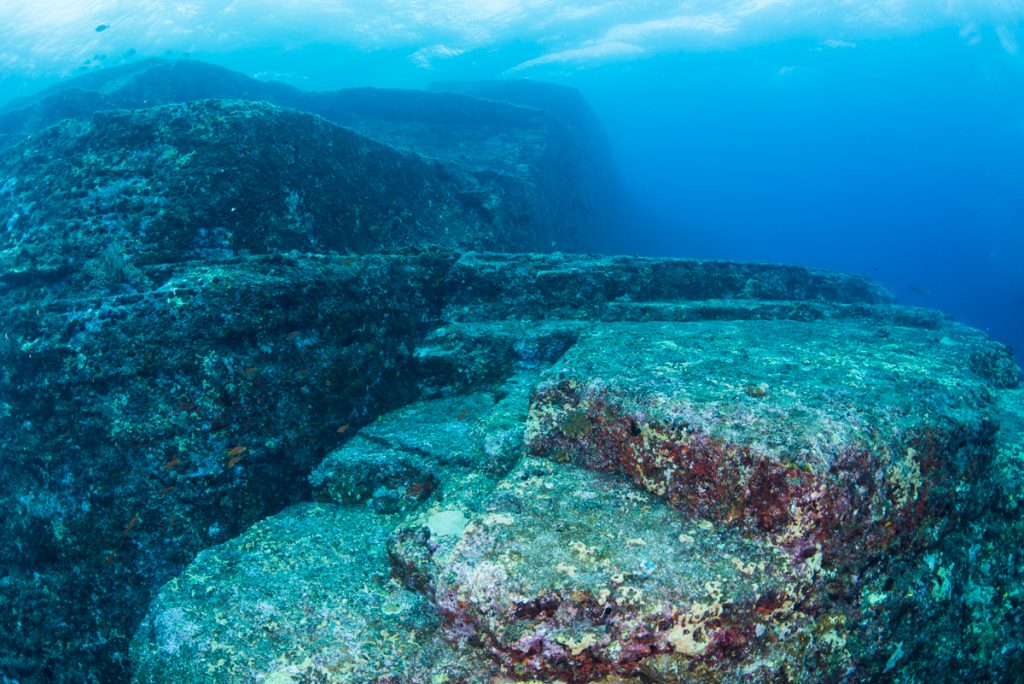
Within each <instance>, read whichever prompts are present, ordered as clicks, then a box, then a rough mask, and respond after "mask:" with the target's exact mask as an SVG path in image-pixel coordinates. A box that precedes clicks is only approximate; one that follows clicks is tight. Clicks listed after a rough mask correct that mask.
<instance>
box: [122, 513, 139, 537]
mask: <svg viewBox="0 0 1024 684" xmlns="http://www.w3.org/2000/svg"><path fill="white" fill-rule="evenodd" d="M138 524H139V514H138V513H136V514H135V515H133V516H132V519H131V520H129V521H128V526H127V527H126V528H124V532H122V533H121V536H122V537H125V538H127V537H128V533H129V532H131V531H132V530H134V529H135V526H136V525H138Z"/></svg>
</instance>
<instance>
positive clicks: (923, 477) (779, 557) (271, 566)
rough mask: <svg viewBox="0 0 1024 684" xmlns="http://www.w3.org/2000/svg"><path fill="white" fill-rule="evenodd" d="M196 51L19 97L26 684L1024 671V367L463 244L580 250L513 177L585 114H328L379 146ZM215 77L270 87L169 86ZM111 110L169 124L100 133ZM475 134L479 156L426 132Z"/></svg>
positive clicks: (15, 354)
mask: <svg viewBox="0 0 1024 684" xmlns="http://www.w3.org/2000/svg"><path fill="white" fill-rule="evenodd" d="M204 69H209V68H208V67H204V66H202V65H196V64H195V63H165V62H155V63H145V64H141V65H136V66H133V67H131V68H125V69H122V70H119V71H112V72H109V73H107V74H105V75H104V74H100V75H94V76H90V77H88V78H86V79H84V80H81V81H79V82H78V85H77V86H76V87H73V88H69V87H64V88H59V89H56V90H53V91H51V92H50V93H49V94H48V95H46V96H44V97H43V98H41V99H39V100H37V101H35V102H29V103H21V104H20V105H18V106H17V107H13V108H9V110H8V113H7V114H6V115H5V116H6V117H7V118H6V119H3V121H6V122H7V123H6V124H5V125H6V126H8V130H16V131H18V132H16V133H12V136H13V138H16V139H15V140H14V142H13V143H12V144H11V146H9V147H7V148H6V150H5V151H3V152H2V153H0V169H3V170H4V171H3V175H0V180H2V183H3V186H2V187H3V189H2V191H0V226H2V227H3V230H2V231H0V237H2V241H0V283H2V285H0V305H2V307H3V310H4V312H5V316H4V317H3V318H2V319H0V326H2V331H0V332H2V336H0V451H2V452H3V454H4V466H3V474H4V477H3V480H2V482H3V484H2V486H0V506H2V507H3V510H4V511H5V515H4V516H3V517H2V518H0V529H2V534H3V538H4V539H5V540H6V541H7V543H6V544H4V545H3V546H2V547H0V558H2V561H3V563H2V567H3V568H4V571H3V572H4V574H3V577H2V578H0V582H2V583H3V587H4V592H2V593H0V604H2V605H0V615H3V618H0V673H2V674H3V675H4V676H7V677H11V678H16V679H18V680H20V681H25V682H44V681H46V682H48V681H82V680H88V679H90V678H92V679H95V680H98V681H114V682H116V681H127V680H128V679H130V678H131V677H132V676H133V675H134V677H135V678H136V679H137V680H138V681H142V682H190V681H195V682H210V681H221V682H237V681H273V682H289V681H346V682H380V681H394V682H414V683H419V682H423V683H424V684H426V683H427V682H430V683H434V682H466V683H470V682H473V683H475V682H484V681H516V680H519V681H529V680H533V681H550V682H555V681H565V682H591V681H601V682H608V683H611V682H632V683H636V684H649V683H652V682H657V683H666V682H681V681H703V682H736V681H761V682H778V681H810V682H831V681H837V680H840V679H843V678H846V679H848V680H850V681H863V682H868V681H880V680H886V679H904V680H908V681H909V680H915V681H942V680H944V679H946V680H948V679H951V678H955V679H957V680H963V679H981V680H986V679H987V680H993V681H997V680H1006V679H1008V678H1012V677H1013V676H1015V673H1016V672H1018V671H1019V670H1020V668H1021V666H1022V662H1021V657H1022V655H1021V654H1022V652H1021V638H1022V635H1021V632H1020V626H1019V624H1018V623H1017V621H1016V619H1015V616H1016V615H1017V614H1019V611H1020V610H1021V609H1022V608H1024V606H1022V605H1021V602H1022V599H1021V597H1020V596H1019V595H1018V594H1019V579H1020V578H1019V571H1018V569H1017V568H1018V567H1019V565H1020V562H1019V561H1020V559H1019V558H1017V555H1018V549H1019V548H1021V546H1022V545H1021V541H1022V539H1024V523H1022V522H1021V520H1022V518H1021V516H1020V502H1021V501H1024V475H1022V474H1024V465H1022V464H1024V461H1022V460H1021V459H1022V452H1024V429H1022V426H1024V409H1022V406H1024V401H1022V400H1021V396H1020V395H1021V392H1022V390H1021V389H1020V388H1019V387H1018V385H1019V379H1020V371H1019V369H1018V368H1017V367H1016V366H1015V365H1014V363H1013V360H1012V356H1011V355H1010V354H1009V352H1008V350H1007V349H1006V348H1004V347H1002V346H1001V345H999V344H997V343H994V342H992V341H990V340H988V339H987V338H986V337H985V336H984V335H982V334H981V333H979V332H977V331H973V330H971V329H969V328H966V327H964V326H961V325H959V324H956V323H954V322H952V321H950V320H948V319H947V318H945V317H943V316H942V315H941V314H938V313H936V312H931V311H925V310H920V309H914V308H907V307H901V306H898V305H896V304H895V303H894V302H893V301H892V297H891V296H890V295H889V294H888V293H887V292H886V291H885V290H884V289H883V288H881V287H879V286H878V285H877V284H875V283H872V282H871V281H868V280H865V279H863V278H858V277H854V276H847V275H843V274H836V273H829V272H823V271H815V270H811V269H804V268H799V267H789V266H766V265H756V264H736V263H728V262H701V261H686V260H659V259H639V258H625V257H603V256H578V255H566V254H509V253H498V252H479V251H468V250H467V246H471V245H485V246H489V247H492V248H496V247H502V248H508V249H512V248H516V247H517V246H519V247H523V248H525V247H527V246H530V245H533V244H535V243H534V242H531V240H535V239H536V240H541V237H540V236H542V237H543V239H547V240H550V239H555V240H556V241H557V240H559V239H561V238H559V237H558V235H560V233H558V230H560V228H551V230H552V231H554V232H550V233H549V232H546V231H547V230H548V228H544V227H543V225H549V227H550V225H553V224H543V225H542V224H540V223H534V224H530V225H532V226H533V227H532V228H530V230H536V231H538V232H536V233H530V232H517V231H521V229H522V226H521V225H520V224H519V223H517V221H516V220H514V212H511V213H508V214H503V213H502V212H504V211H505V209H506V208H508V207H509V206H510V203H513V200H514V198H515V197H521V198H522V199H521V201H522V202H523V203H524V204H522V205H521V206H526V205H531V204H530V203H531V202H534V204H532V205H531V206H540V205H538V204H536V202H535V200H536V198H535V197H534V196H533V195H531V194H530V193H531V192H532V191H531V190H530V188H531V187H532V186H531V185H530V184H531V183H547V182H549V181H544V180H542V179H541V177H540V176H530V174H529V173H527V174H526V175H525V176H517V175H516V172H514V171H511V170H509V169H508V168H504V167H502V168H499V167H497V166H491V167H488V166H487V165H488V164H489V163H490V162H487V161H486V160H487V159H488V158H490V157H491V156H501V155H496V150H498V149H499V148H500V147H501V146H502V145H505V144H506V143H507V142H508V141H510V140H520V141H522V140H525V139H526V138H523V137H520V136H521V135H526V134H525V133H522V130H530V131H534V132H535V133H537V134H538V135H540V133H539V132H542V131H543V130H549V133H548V134H544V135H549V134H550V131H552V130H556V129H557V126H558V125H561V124H559V123H558V120H557V119H555V118H553V117H551V116H550V115H548V114H546V113H544V112H541V111H539V110H537V109H528V108H523V107H517V106H510V105H504V104H501V103H498V102H490V101H488V102H483V101H478V100H474V99H473V98H469V97H466V96H462V95H443V96H442V95H431V94H428V93H416V94H412V95H403V94H393V95H388V94H387V93H383V94H382V93H380V92H379V91H373V92H366V93H363V92H356V93H351V92H349V93H346V94H344V97H343V96H342V95H336V96H323V97H325V98H327V100H329V101H330V102H331V103H332V104H331V105H330V106H331V107H336V110H335V112H334V114H332V115H330V116H329V117H328V118H331V117H333V118H334V119H335V120H338V119H340V118H342V117H343V116H347V117H350V119H349V122H350V123H352V122H355V123H353V126H354V127H356V128H359V127H361V129H360V130H359V132H353V131H352V130H349V129H347V128H343V127H339V126H338V125H336V124H335V123H331V122H330V121H328V120H327V118H324V117H322V116H317V115H313V114H310V113H308V112H305V113H304V112H299V111H295V110H294V109H286V108H283V107H282V106H280V105H281V104H284V100H286V99H287V98H293V100H292V101H291V106H292V107H295V106H298V105H297V104H296V103H301V102H305V103H307V104H308V103H309V102H311V101H312V100H313V99H315V97H314V96H312V95H310V96H306V95H303V94H301V93H298V91H292V90H290V89H286V88H283V87H278V86H268V85H264V84H257V83H255V82H252V81H248V80H246V79H243V78H241V77H238V76H237V75H232V74H230V72H225V71H222V70H212V71H204ZM195 73H206V74H207V75H208V76H209V77H210V80H209V81H199V80H195V81H192V80H189V79H188V78H185V79H178V80H175V79H174V78H171V76H173V75H175V74H177V75H179V76H180V75H181V74H193V75H194V74H195ZM154 74H159V75H161V78H163V79H164V81H166V83H164V84H163V85H162V86H161V88H159V89H158V88H156V84H157V83H159V82H160V81H159V80H158V79H155V78H154ZM215 76H216V77H215ZM203 83H206V85H203ZM210 84H214V85H216V86H217V88H214V87H212V86H211V85H210ZM493 87H494V86H488V88H493ZM218 88H219V90H218ZM247 89H249V90H247ZM190 94H199V95H200V96H202V97H210V96H223V95H226V94H227V95H231V96H232V97H252V98H259V99H261V100H266V99H275V98H276V99H275V102H277V103H278V104H268V103H266V102H258V103H257V102H251V101H224V100H204V101H200V102H190V103H187V104H169V102H171V101H173V100H175V99H176V98H184V99H189V95H190ZM513 94H514V93H513ZM133 98H134V99H133ZM332 98H333V99H332ZM345 98H350V99H349V100H345ZM435 98H441V99H435ZM445 98H449V99H445ZM450 98H455V99H450ZM151 99H152V100H153V101H149V100H151ZM506 99H511V96H510V95H508V96H506ZM115 102H117V103H120V104H118V105H117V106H118V107H124V106H129V105H127V104H126V103H132V102H134V103H136V104H138V103H140V102H142V103H143V104H147V105H152V106H150V107H149V108H144V109H137V110H135V111H102V112H98V113H93V110H94V109H104V108H105V107H109V106H110V105H111V104H114V103H115ZM346 102H347V104H346ZM413 102H416V103H419V104H418V105H417V106H418V107H422V109H415V108H414V109H412V110H410V109H406V108H404V104H409V103H413ZM456 102H459V103H462V104H464V105H466V106H465V107H463V106H462V105H460V106H459V107H455V108H454V109H455V110H457V114H456V113H453V112H452V111H449V110H447V109H445V107H446V106H447V105H445V106H442V105H444V103H456ZM69 103H70V104H69ZM339 103H341V104H339ZM396 103H403V106H399V105H398V104H396ZM466 103H470V104H466ZM472 103H477V104H472ZM132 106H133V105H132ZM473 107H477V108H476V109H472V108H473ZM308 108H309V107H307V109H308ZM328 109H329V108H328V106H327V105H323V108H322V109H321V111H320V113H321V114H324V115H327V114H330V112H328ZM59 112H63V114H61V116H64V115H68V116H71V117H72V118H71V120H67V121H63V122H61V123H57V124H56V125H54V126H52V127H50V128H45V129H43V130H38V126H39V125H41V124H42V123H43V122H45V121H47V120H48V117H50V118H53V117H55V116H57V114H56V113H59ZM410 112H411V113H410ZM446 112H447V114H446ZM472 112H476V113H477V114H479V115H480V117H482V118H479V119H476V118H474V116H476V114H474V115H473V116H470V114H471V113H472ZM485 112H489V113H488V114H487V115H486V116H484V115H483V113H485ZM563 115H564V113H563ZM403 116H404V117H405V121H406V124H403V125H402V126H397V127H396V128H395V130H394V131H393V132H392V136H393V137H392V138H390V140H388V139H386V138H387V135H386V134H385V133H384V132H383V131H384V130H385V129H387V128H388V127H387V126H386V125H383V124H381V123H380V122H381V121H398V120H400V119H402V117H403ZM445 116H451V117H453V120H454V123H453V124H452V126H453V127H455V128H458V127H460V126H464V127H465V128H462V129H459V130H465V131H470V132H469V133H467V136H468V138H467V139H468V140H471V141H472V142H471V143H469V144H468V145H467V149H468V150H470V152H468V153H467V154H468V155H469V156H470V157H472V159H471V160H468V161H465V162H464V163H462V162H459V163H455V162H454V161H453V159H452V158H451V157H450V156H448V157H446V156H445V154H449V153H451V152H453V151H455V150H457V148H458V146H459V145H458V143H457V140H458V139H457V138H452V140H450V141H448V143H446V144H447V147H446V148H445V149H446V150H447V152H444V151H443V150H441V148H440V147H437V148H436V150H435V151H437V154H434V155H433V158H432V159H428V158H425V157H423V156H422V155H417V154H414V153H413V152H410V151H409V149H404V150H399V149H396V147H395V146H396V145H399V142H398V140H399V138H401V139H403V140H407V141H417V140H419V139H420V138H419V137H418V136H417V134H416V131H417V130H420V131H431V130H434V131H436V130H440V128H439V127H440V126H442V124H443V122H444V120H445V119H444V117H445ZM488 116H492V117H494V118H491V119H488V118H487V117H488ZM388 117H390V118H388ZM502 117H505V118H502ZM12 122H15V123H17V125H18V126H21V127H22V128H17V127H16V126H15V123H12ZM19 122H20V123H19ZM374 122H376V123H374ZM530 122H542V125H540V124H539V125H538V126H537V127H535V128H530V126H532V125H533V124H531V123H530ZM545 122H546V123H545ZM552 122H554V123H552ZM357 124H358V125H357ZM375 125H376V126H378V127H379V128H380V131H379V132H378V133H377V134H374V135H368V131H369V130H370V129H371V128H372V127H373V126H375ZM33 126H35V127H37V128H33ZM403 126H404V127H403ZM550 126H554V128H547V129H546V128H545V127H550ZM488 127H491V128H493V129H495V130H498V129H500V130H501V131H503V132H504V133H502V135H506V136H508V137H506V138H501V137H500V136H499V137H498V138H497V139H495V138H493V137H492V136H491V135H490V134H487V133H486V131H487V130H488ZM29 130H32V131H34V133H33V135H32V136H31V138H25V137H23V134H24V133H26V132H28V131H29ZM472 131H475V133H473V132H472ZM516 131H520V132H519V133H517V132H516ZM432 135H433V133H424V134H423V138H424V139H427V140H428V142H425V143H422V144H421V147H420V148H415V146H413V145H409V146H408V147H409V148H412V149H418V150H419V151H420V152H423V151H424V150H426V149H427V148H428V147H429V146H430V145H435V146H436V145H439V143H438V142H437V140H436V139H434V138H431V136H432ZM474 135H476V136H477V137H473V136H474ZM496 135H497V134H496ZM531 135H532V134H531ZM537 139H538V140H539V139H543V136H541V138H537ZM485 143H486V144H493V145H495V147H492V148H491V149H489V150H482V149H481V148H480V146H482V145H485ZM400 146H403V147H405V145H400ZM556 148H557V145H555V143H551V145H549V146H548V147H547V149H548V151H550V150H553V149H556ZM509 149H512V148H511V147H510V148H509ZM529 149H531V148H530V146H529V145H526V144H524V145H522V146H521V150H522V151H523V154H526V151H528V150H529ZM53 150H60V158H59V159H58V158H57V155H56V154H54V153H52V151H53ZM438 150H440V151H438ZM193 152H194V154H193ZM442 152H443V154H442ZM505 158H506V161H507V160H508V159H513V158H515V157H514V155H511V156H506V157H505ZM487 168H490V171H487V170H486V169H487ZM524 179H525V180H524ZM531 179H532V180H531ZM465 183H478V184H488V183H490V184H494V185H493V187H500V188H505V190H503V191H502V192H503V193H504V194H502V195H501V196H502V197H503V204H502V205H501V207H503V208H497V207H491V208H487V207H486V206H481V205H480V204H479V203H477V202H475V200H473V199H472V198H466V197H460V196H459V195H458V193H457V192H455V190H453V188H458V187H465V186H464V185H463V184H465ZM488 187H492V186H488ZM495 192H497V191H495ZM552 192H554V191H552ZM571 192H572V190H571V189H569V190H567V194H571ZM516 193H520V194H519V195H517V194H516ZM510 198H512V199H510ZM514 201H520V200H514ZM536 201H539V202H540V203H541V204H543V203H544V202H546V201H547V200H543V199H542V200H536ZM232 208H235V211H234V212H231V211H230V209H232ZM236 214H238V216H237V217H235V215H236ZM552 215H554V214H552ZM394 217H398V220H397V221H389V222H387V223H386V225H385V224H381V223H380V221H383V220H384V219H386V218H394ZM505 219H508V221H507V222H505ZM373 225H378V226H382V225H383V226H384V227H383V228H382V229H381V230H377V231H374V230H372V229H371V228H370V227H371V226H373ZM574 230H575V229H574ZM503 231H504V232H503ZM477 241H479V242H477ZM423 242H430V243H432V245H433V246H429V247H428V246H423V245H419V246H417V245H418V243H423ZM537 244H539V243H537ZM311 499H312V500H314V501H315V503H311V502H310V500H311ZM133 635H134V636H133ZM129 641H130V642H131V647H130V649H129ZM387 678H390V679H387Z"/></svg>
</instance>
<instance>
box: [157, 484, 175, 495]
mask: <svg viewBox="0 0 1024 684" xmlns="http://www.w3.org/2000/svg"><path fill="white" fill-rule="evenodd" d="M173 489H174V485H171V486H170V487H164V488H163V489H161V490H160V493H161V494H170V493H171V490H173Z"/></svg>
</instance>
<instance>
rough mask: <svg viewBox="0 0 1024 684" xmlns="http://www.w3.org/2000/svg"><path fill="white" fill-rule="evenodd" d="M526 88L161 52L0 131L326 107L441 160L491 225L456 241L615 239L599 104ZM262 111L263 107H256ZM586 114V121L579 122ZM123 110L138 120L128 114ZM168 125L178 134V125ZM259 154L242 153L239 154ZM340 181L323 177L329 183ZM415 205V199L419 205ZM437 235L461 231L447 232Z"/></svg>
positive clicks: (0, 114)
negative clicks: (327, 87) (468, 88)
mask: <svg viewBox="0 0 1024 684" xmlns="http://www.w3.org/2000/svg"><path fill="white" fill-rule="evenodd" d="M516 90H517V91H519V92H531V91H533V90H536V91H537V92H536V94H535V95H534V97H532V98H531V99H530V103H531V105H533V106H529V107H527V106H522V105H518V104H511V103H509V102H500V101H496V100H491V99H481V98H477V97H471V96H467V95H461V94H457V93H451V92H426V91H414V90H395V89H376V88H352V89H346V90H339V91H334V92H326V93H322V92H310V93H306V92H303V91H300V90H297V89H295V88H291V87H289V86H286V85H283V84H277V83H264V82H261V81H256V80H254V79H250V78H247V77H245V76H243V75H242V74H238V73H236V72H232V71H230V70H227V69H224V68H222V67H217V66H214V65H211V64H205V63H203V62H196V61H189V60H178V61H168V60H159V59H151V60H144V61H140V62H137V63H134V64H130V65H124V66H120V67H115V68H112V69H108V70H103V71H99V72H96V73H93V74H88V75H85V76H80V77H77V78H74V79H70V80H68V81H66V82H64V83H60V84H58V85H56V86H53V87H51V88H49V89H47V90H45V91H43V92H42V93H40V94H39V95H36V96H34V97H30V98H22V99H19V100H15V101H13V102H10V103H8V104H7V105H6V106H5V107H4V108H3V109H2V110H0V136H3V138H0V142H3V141H4V140H6V144H7V145H12V144H14V145H16V144H17V143H18V142H19V141H20V140H22V139H23V138H24V137H25V136H29V135H32V134H35V133H38V132H40V131H41V130H43V129H44V128H46V127H47V126H50V125H53V124H56V123H58V122H60V121H62V120H65V119H74V120H79V121H84V120H87V119H89V118H90V117H91V116H92V115H93V114H94V113H96V112H99V111H103V110H109V109H119V110H122V109H128V110H139V109H143V108H151V107H158V106H160V105H168V104H181V103H188V102H196V101H199V100H204V99H226V100H242V101H246V102H254V101H263V102H270V103H273V104H276V105H278V106H280V107H285V108H288V109H293V110H298V111H303V112H308V113H312V114H317V115H320V116H322V117H324V118H326V119H327V120H329V121H331V122H333V123H336V124H338V125H341V126H344V127H345V128H349V129H351V130H352V131H354V132H356V133H358V134H360V135H363V136H365V137H368V138H371V139H373V140H376V141H377V142H379V143H381V144H383V145H387V146H389V147H393V148H395V149H397V150H402V151H411V152H415V153H417V154H419V155H422V156H424V157H427V158H430V159H434V160H437V161H438V162H440V163H441V165H442V167H443V169H444V171H445V172H446V173H451V174H452V175H453V178H452V179H451V180H450V182H449V183H448V187H447V191H448V192H449V193H450V194H451V195H452V200H453V201H461V202H462V203H463V204H464V205H466V207H467V209H469V210H476V211H477V212H479V213H480V214H482V215H483V216H482V217H481V218H480V220H479V222H478V224H479V225H480V226H481V229H482V232H483V235H481V236H480V237H479V238H476V239H474V240H473V241H470V242H466V243H457V244H464V246H466V247H476V248H488V249H499V250H522V249H530V250H534V251H551V250H553V249H561V250H568V251H580V250H586V249H596V248H599V247H600V246H601V245H602V244H604V243H605V242H606V241H607V239H608V235H609V231H611V229H612V226H613V225H614V224H615V222H616V220H617V218H618V212H620V211H621V210H622V203H623V201H624V200H623V199H622V190H621V187H620V186H619V184H618V179H617V177H616V176H615V171H614V165H613V162H612V160H611V155H610V151H609V150H608V148H607V143H606V142H605V141H604V137H603V136H604V133H603V131H601V130H600V128H599V126H597V124H596V122H595V121H594V120H593V118H592V114H591V115H590V117H591V118H590V119H586V120H585V119H583V114H584V113H585V112H586V111H588V108H587V106H586V104H585V102H583V100H582V98H579V95H578V93H575V91H572V90H570V89H568V88H560V87H557V86H548V85H546V84H534V83H531V82H523V83H522V84H519V85H518V86H517V88H516ZM566 93H569V94H572V96H574V97H575V98H576V99H577V100H578V103H577V106H576V108H575V109H574V110H573V111H572V112H571V113H570V112H568V111H567V110H566V109H565V107H564V106H561V105H559V104H558V103H557V102H556V103H555V104H553V105H552V106H551V108H550V110H547V109H544V108H543V105H544V103H545V102H546V101H547V100H549V99H552V100H555V99H565V97H566ZM560 114H561V115H564V116H566V117H569V116H570V114H571V118H567V119H565V120H563V119H562V118H560V116H559V115H560ZM256 115H257V114H256V112H255V111H253V112H251V113H250V114H249V116H256ZM123 116H127V115H123ZM149 116H152V115H149ZM584 121H586V126H583V125H581V124H582V123H583V122H584ZM122 122H123V123H124V125H125V126H126V127H130V125H129V124H130V122H129V121H127V120H126V119H122ZM140 123H141V122H140ZM168 133H169V134H170V135H171V137H173V133H174V132H173V131H168ZM50 142H51V144H52V143H53V141H52V139H51V141H50ZM222 142H228V141H227V140H223V139H222ZM238 142H239V143H241V142H243V141H241V140H239V141H238ZM169 143H170V144H173V140H171V141H169ZM270 143H271V141H265V142H264V144H265V145H269V144H270ZM109 151H110V152H113V150H109ZM186 153H187V152H186ZM197 154H198V155H199V157H198V158H196V160H195V161H196V162H197V163H199V164H202V163H203V160H202V149H199V150H197ZM252 161H253V160H252V159H246V158H244V157H242V158H239V159H237V163H238V164H240V165H244V164H247V163H251V162H252ZM307 161H308V162H309V163H310V164H312V163H315V161H316V160H315V159H308V160H307ZM354 161H355V163H357V164H358V160H354ZM127 163H128V164H129V165H130V163H131V162H130V161H128V162H127ZM222 164H224V165H225V167H224V168H223V172H225V173H230V172H231V171H232V167H231V164H230V162H225V160H222ZM279 171H281V170H279ZM467 178H472V179H473V180H474V182H467ZM264 181H265V182H266V183H268V184H270V183H277V184H279V185H286V184H290V185H292V186H296V185H297V179H296V178H294V177H292V178H289V177H288V176H287V174H285V175H284V176H283V177H272V176H268V177H267V178H265V179H264ZM250 190H251V191H252V192H260V191H262V190H263V188H261V187H252V188H250ZM330 190H331V188H329V187H325V188H324V189H323V192H329V191H330ZM410 190H411V188H410ZM195 199H196V200H200V199H201V198H195ZM402 199H403V200H404V199H408V197H405V198H402ZM405 211H406V212H407V213H410V214H412V213H415V212H416V211H417V210H416V208H415V207H413V206H410V207H407V208H405ZM416 217H417V219H421V218H422V217H421V216H419V214H417V216H416ZM229 218H230V217H229V216H223V217H222V219H223V220H225V221H226V220H228V219H229ZM490 222H501V223H504V224H505V225H506V229H508V227H509V226H511V225H515V226H516V227H517V231H518V232H517V234H516V235H514V236H512V239H508V240H506V241H505V242H502V240H501V238H502V237H507V236H498V237H496V238H493V239H490V241H488V233H491V232H497V233H501V232H502V231H501V230H497V231H494V230H493V229H492V228H491V226H490ZM432 239H433V240H434V241H436V242H438V243H439V244H453V243H454V238H452V237H451V236H450V235H445V234H444V233H437V234H434V235H432ZM413 243H415V241H413ZM380 246H381V247H387V243H386V242H383V243H381V244H380Z"/></svg>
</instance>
